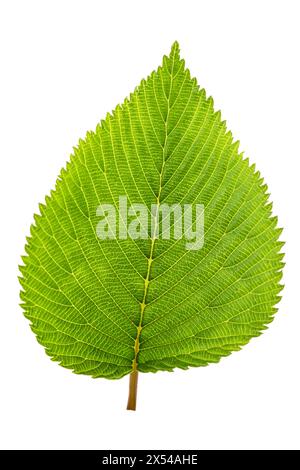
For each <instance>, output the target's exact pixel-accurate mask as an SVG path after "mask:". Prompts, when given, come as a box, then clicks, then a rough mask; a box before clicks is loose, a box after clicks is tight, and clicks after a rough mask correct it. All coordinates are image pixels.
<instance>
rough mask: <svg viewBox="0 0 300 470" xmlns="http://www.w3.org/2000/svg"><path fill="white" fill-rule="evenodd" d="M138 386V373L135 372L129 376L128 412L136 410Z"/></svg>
mask: <svg viewBox="0 0 300 470" xmlns="http://www.w3.org/2000/svg"><path fill="white" fill-rule="evenodd" d="M137 386H138V371H137V370H134V371H133V372H131V374H130V376H129V394H128V402H127V410H132V411H135V410H136V396H137Z"/></svg>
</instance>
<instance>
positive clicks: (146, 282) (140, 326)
mask: <svg viewBox="0 0 300 470" xmlns="http://www.w3.org/2000/svg"><path fill="white" fill-rule="evenodd" d="M176 52H177V51H173V57H172V66H171V73H170V88H169V93H168V96H167V95H166V94H165V93H164V94H165V97H166V100H167V115H166V119H165V120H164V124H165V136H164V143H163V146H162V167H161V171H160V173H159V189H158V195H157V199H156V213H155V219H154V230H153V232H154V233H152V234H151V235H152V236H151V245H150V254H149V257H148V258H147V259H148V267H147V273H146V277H145V278H144V293H143V300H142V302H141V303H140V320H139V323H138V326H137V327H136V328H137V335H136V339H135V342H134V358H133V361H132V372H136V371H137V370H138V355H139V350H140V341H141V334H142V329H143V318H144V314H145V309H146V306H147V304H146V299H147V294H148V290H149V284H150V276H151V267H152V263H153V253H154V246H155V241H156V239H157V237H156V231H157V224H158V223H159V208H160V203H161V200H160V199H161V193H162V189H163V184H162V180H163V174H164V169H165V164H166V154H165V152H166V148H167V141H168V123H169V115H170V96H171V92H172V85H173V71H174V61H175V54H176Z"/></svg>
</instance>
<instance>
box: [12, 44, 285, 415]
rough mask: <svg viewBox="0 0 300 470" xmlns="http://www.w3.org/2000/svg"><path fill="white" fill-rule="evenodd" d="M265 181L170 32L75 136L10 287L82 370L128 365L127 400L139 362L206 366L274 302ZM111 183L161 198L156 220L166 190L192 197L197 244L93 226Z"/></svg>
mask: <svg viewBox="0 0 300 470" xmlns="http://www.w3.org/2000/svg"><path fill="white" fill-rule="evenodd" d="M266 191H267V187H266V185H265V184H264V183H263V180H262V178H261V176H260V174H259V173H258V172H257V171H256V170H255V168H254V166H253V165H252V166H250V164H249V162H248V159H244V158H243V156H242V154H240V153H239V151H238V143H234V142H233V138H232V135H231V133H230V132H228V131H227V130H226V124H225V122H224V121H222V119H221V115H220V112H215V111H214V109H213V100H212V98H207V97H206V94H205V91H204V90H203V89H201V88H199V86H198V85H197V82H196V80H195V79H192V78H191V77H190V73H189V70H187V69H186V68H185V64H184V61H183V60H182V59H180V56H179V47H178V44H177V43H174V45H173V47H172V50H171V53H170V55H169V56H168V57H166V56H165V57H164V58H163V63H162V66H161V67H159V68H158V69H157V71H155V72H153V73H152V74H151V75H150V76H149V77H148V78H147V80H143V81H142V82H141V84H140V85H139V86H138V87H137V88H136V90H135V91H134V93H133V94H132V95H130V98H129V99H126V100H125V101H124V103H123V104H122V105H121V106H117V107H116V109H115V111H114V112H113V113H112V115H110V114H108V115H107V117H106V119H105V121H102V122H101V123H100V124H99V125H98V126H97V128H96V131H95V132H88V133H87V135H86V138H85V139H84V140H80V142H79V145H78V147H77V148H75V149H74V154H73V155H72V156H71V159H70V162H68V163H67V165H66V169H63V170H62V171H61V174H60V176H59V178H58V180H57V183H56V188H55V190H54V191H51V195H50V196H47V197H46V201H45V204H44V205H40V214H39V215H36V216H35V223H34V224H33V225H32V226H31V236H30V238H29V239H28V243H27V245H26V253H27V255H26V256H25V257H24V258H23V261H24V265H23V266H21V267H20V270H21V273H22V277H21V279H20V281H21V284H22V288H23V289H22V292H21V298H22V301H23V303H22V306H23V309H24V313H25V316H26V317H27V318H28V319H29V320H30V322H31V328H32V330H33V331H34V333H35V334H36V336H37V339H38V341H39V342H40V343H41V344H42V345H43V346H44V347H45V349H46V352H47V354H49V355H50V356H51V357H52V358H53V359H54V360H56V361H59V363H60V364H61V365H62V366H64V367H67V368H70V369H72V370H73V371H74V372H76V373H79V374H88V375H91V376H93V377H105V378H109V379H118V378H120V377H123V376H124V375H126V374H130V373H131V372H132V374H131V389H130V390H131V398H130V400H131V402H130V404H129V408H134V407H135V404H134V401H135V396H134V395H135V389H136V385H137V371H140V372H156V371H160V370H167V371H172V370H173V369H174V368H176V367H178V368H182V369H187V368H188V367H189V366H205V365H207V364H209V363H212V362H218V361H219V360H220V358H221V357H222V356H227V355H229V354H230V353H231V352H232V351H236V350H239V349H240V347H241V346H243V345H245V344H246V343H247V342H248V341H249V340H250V339H251V338H252V337H254V336H258V335H259V334H260V333H261V331H262V330H264V329H265V328H266V324H267V323H269V322H270V321H271V320H272V318H273V315H274V313H275V312H276V308H275V307H274V305H275V304H276V303H277V302H278V300H279V296H278V294H279V291H280V290H281V286H280V284H279V282H280V279H281V269H282V266H283V263H282V257H283V255H282V254H280V249H281V246H282V243H281V242H279V240H278V237H279V235H280V233H281V231H280V229H278V228H276V226H277V219H276V217H272V214H271V204H270V203H269V202H268V194H267V192H266ZM120 196H121V197H123V198H124V197H125V196H126V197H127V203H128V205H132V204H144V205H145V207H146V210H147V214H148V216H149V217H150V212H151V205H152V204H158V206H157V211H156V213H155V212H154V214H153V215H152V219H151V220H152V222H153V221H154V223H156V226H157V228H159V227H161V226H162V218H163V217H162V218H161V216H160V210H159V209H160V208H161V207H162V205H163V204H169V205H171V204H179V205H181V206H182V205H183V204H190V205H192V206H193V207H195V206H196V204H199V205H200V204H202V205H203V206H204V216H205V224H204V239H202V242H203V246H201V249H187V246H186V243H187V242H186V240H185V239H184V237H181V238H178V237H177V238H176V237H175V233H173V232H172V234H171V238H170V239H164V238H163V232H162V231H160V232H159V238H155V237H154V236H153V232H152V235H151V230H150V229H149V227H146V228H145V227H143V228H144V229H145V230H146V232H145V233H146V236H147V238H144V239H132V238H130V237H127V239H125V238H124V236H123V238H122V237H121V238H120V237H119V236H118V237H117V238H115V239H101V238H99V236H98V234H97V225H98V224H99V220H100V218H99V213H98V212H97V208H98V207H99V205H101V204H111V205H112V206H114V207H115V208H116V209H117V208H118V204H119V197H120ZM105 214H106V213H105ZM106 215H107V214H106ZM101 220H104V221H105V220H106V219H105V218H104V219H103V218H102V219H101ZM107 220H108V219H107ZM108 222H109V224H110V225H109V228H110V229H111V230H112V229H113V225H114V223H113V222H114V221H113V217H112V218H111V219H109V220H108ZM116 224H117V228H118V229H120V227H121V229H122V227H123V229H124V227H125V228H126V225H125V220H124V218H120V220H117V221H116ZM193 227H194V228H195V225H194V221H193ZM140 228H141V226H140ZM171 228H172V229H175V221H173V225H172V227H171ZM123 235H124V232H123Z"/></svg>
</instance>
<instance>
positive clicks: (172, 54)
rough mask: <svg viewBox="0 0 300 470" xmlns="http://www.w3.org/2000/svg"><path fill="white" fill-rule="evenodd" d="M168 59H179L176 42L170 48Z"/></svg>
mask: <svg viewBox="0 0 300 470" xmlns="http://www.w3.org/2000/svg"><path fill="white" fill-rule="evenodd" d="M170 57H174V58H178V59H180V47H179V43H178V41H174V42H173V44H172V47H171V52H170Z"/></svg>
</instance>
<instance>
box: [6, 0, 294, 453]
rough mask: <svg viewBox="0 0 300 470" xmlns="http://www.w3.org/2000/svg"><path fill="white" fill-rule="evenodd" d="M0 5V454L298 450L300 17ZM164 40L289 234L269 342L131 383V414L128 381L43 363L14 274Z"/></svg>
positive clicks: (282, 4) (144, 7)
mask: <svg viewBox="0 0 300 470" xmlns="http://www.w3.org/2000/svg"><path fill="white" fill-rule="evenodd" d="M0 5H1V6H0V48H1V56H0V61H1V62H0V133H1V140H0V155H1V166H0V168H1V173H0V175H1V185H0V190H1V198H0V201H1V330H0V347H1V356H0V357H1V370H0V381H1V385H0V394H1V399H0V408H1V409H0V426H1V429H0V433H1V434H0V445H1V448H6V449H8V448H10V449H18V448H19V449H60V448H62V449H63V448H66V449H76V448H82V449H85V448H86V449H89V448H97V449H117V448H119V449H138V448H146V449H155V448H165V449H172V448H174V449H292V448H297V449H299V448H300V436H299V422H300V411H299V404H300V370H299V362H300V361H299V358H300V311H299V292H300V289H299V264H300V259H299V239H300V234H299V230H300V224H299V216H300V214H299V204H298V203H299V170H300V165H299V159H300V155H299V136H300V94H299V85H300V74H299V46H300V28H299V20H300V10H299V5H300V4H299V2H297V1H291V0H284V1H276V0H272V1H268V0H264V1H261V0H260V1H254V0H251V1H249V0H248V1H240V0H237V1H233V0H227V1H223V0H220V1H216V0H207V1H200V0H196V1H191V0H190V1H189V0H184V1H177V0H171V1H170V0H158V1H157V0H151V1H141V0H139V1H125V0H121V1H116V0H110V1H106V2H104V1H103V2H101V1H99V0H97V1H92V0H84V1H83V0H82V1H76V0H70V1H67V0H59V1H56V0H51V1H40V0H37V1H33V0H27V1H22V0H21V1H16V0H6V1H5V0H4V1H3V0H1V2H0ZM175 39H177V40H178V41H179V43H180V46H181V51H182V56H183V57H184V58H185V59H186V63H187V66H188V67H189V68H190V70H191V72H192V75H194V76H197V78H198V80H199V83H200V84H201V86H203V87H205V88H206V90H207V92H208V94H211V95H213V97H214V99H215V105H216V108H219V109H221V110H222V113H223V117H224V118H225V119H226V120H227V123H228V127H229V128H230V129H231V130H232V131H233V134H234V136H235V137H236V138H238V139H239V140H240V141H241V148H242V149H243V150H245V153H246V155H248V156H250V158H251V161H252V162H255V163H256V164H257V168H258V169H259V170H260V171H261V172H262V174H263V175H264V177H265V178H266V181H267V183H268V185H269V189H270V192H271V194H272V200H273V201H274V213H275V214H277V215H278V216H279V222H280V225H281V226H283V227H284V228H285V230H284V233H283V237H282V238H283V239H284V240H286V242H287V243H286V246H285V252H286V258H285V261H286V263H287V265H286V269H285V276H284V283H285V285H286V287H285V289H284V291H283V299H282V301H281V303H280V309H279V313H278V314H277V316H276V318H275V320H274V322H273V323H272V324H271V325H270V329H269V330H267V331H266V332H265V333H264V334H263V335H262V336H261V337H259V338H257V339H254V340H252V341H251V343H250V344H249V345H248V346H246V347H245V348H244V349H243V350H242V351H241V352H239V353H234V354H232V355H231V356H230V357H228V358H226V359H223V360H222V361H221V363H219V364H217V365H211V366H208V367H206V368H198V369H191V370H189V371H179V370H177V371H176V372H174V373H158V374H143V375H141V376H140V383H139V397H138V411H137V412H136V413H133V412H127V411H126V410H125V405H126V400H127V382H128V377H125V378H124V379H122V380H119V381H107V380H102V379H99V380H93V379H91V378H89V377H86V376H77V375H74V374H72V373H71V372H70V371H68V370H66V369H63V368H61V367H59V366H58V365H57V364H56V363H54V362H52V361H50V359H49V358H48V357H47V356H46V355H45V353H44V350H43V348H42V347H41V346H40V345H39V344H38V343H37V342H36V340H35V337H34V335H33V334H32V332H31V331H30V328H29V326H28V322H27V321H26V320H25V318H24V317H23V315H22V312H21V309H20V307H19V306H18V303H19V298H18V295H19V284H18V280H17V275H18V270H17V265H18V264H19V263H20V255H21V254H23V247H24V243H25V236H26V235H28V233H29V225H30V223H31V222H32V215H33V213H34V212H36V211H37V205H38V202H40V201H43V198H44V196H45V194H46V193H48V192H49V190H50V188H52V187H53V186H54V183H55V180H56V176H57V175H58V173H59V170H60V168H61V167H62V166H63V165H64V164H65V162H66V160H67V158H68V156H69V154H70V153H71V151H72V146H73V145H76V144H77V141H78V138H79V137H84V135H85V132H86V131H87V130H89V129H94V128H95V126H96V123H97V122H98V121H99V120H100V119H101V118H103V117H105V114H106V112H107V111H111V110H112V109H113V108H114V106H115V105H116V104H117V103H119V102H121V101H122V100H123V98H124V97H125V96H127V95H128V94H129V92H130V91H132V90H133V89H134V87H135V86H136V85H137V84H138V83H139V81H140V79H141V78H144V77H146V76H147V75H148V74H149V72H151V71H152V69H154V68H156V67H157V66H158V65H159V63H160V62H161V59H162V55H163V54H165V53H168V52H169V49H170V46H171V44H172V42H173V41H174V40H175Z"/></svg>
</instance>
